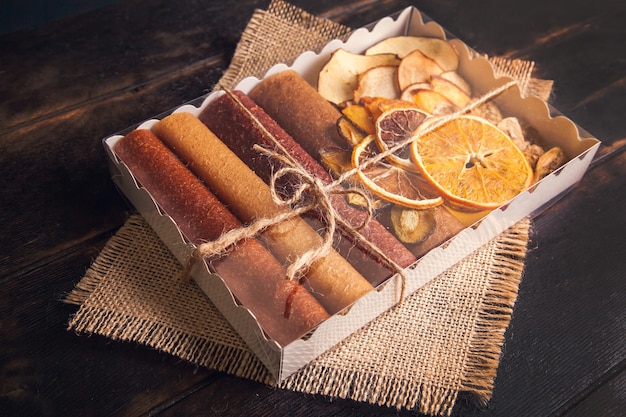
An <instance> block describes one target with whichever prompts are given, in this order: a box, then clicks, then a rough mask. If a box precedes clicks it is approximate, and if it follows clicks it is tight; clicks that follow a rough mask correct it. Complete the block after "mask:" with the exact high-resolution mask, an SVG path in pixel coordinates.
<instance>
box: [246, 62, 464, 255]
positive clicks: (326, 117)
mask: <svg viewBox="0 0 626 417" xmlns="http://www.w3.org/2000/svg"><path fill="white" fill-rule="evenodd" d="M248 95H249V97H250V98H251V99H252V100H254V102H256V103H257V104H258V105H259V106H261V107H262V108H263V110H264V111H265V112H266V113H267V114H268V115H269V116H270V117H271V118H272V119H274V120H275V121H276V122H277V123H278V124H279V125H280V126H281V127H282V128H283V129H285V131H287V133H288V134H289V135H291V137H293V139H295V140H296V142H298V143H299V144H300V145H301V146H302V147H304V148H305V149H306V151H307V152H308V153H309V154H310V155H312V156H313V157H314V158H315V159H316V160H317V161H320V160H321V154H320V152H321V151H323V150H324V149H332V148H336V147H339V148H341V147H343V148H345V147H346V144H345V141H344V140H343V139H341V137H340V135H339V133H338V130H337V120H338V119H339V118H340V117H341V112H340V111H339V110H338V109H337V108H336V107H335V106H334V105H333V104H331V103H330V102H329V101H327V100H326V99H325V98H324V97H322V96H321V95H320V94H319V93H318V92H317V90H316V89H315V88H314V87H313V86H312V85H310V84H309V83H308V82H307V81H306V80H305V79H304V78H302V77H301V76H300V74H298V73H297V72H295V71H293V70H285V71H281V72H279V73H276V74H273V75H271V76H269V77H268V78H266V79H264V80H262V81H261V82H260V83H259V84H257V85H256V87H254V88H253V89H252V91H250V92H249V93H248ZM433 210H434V212H435V219H436V222H437V226H436V228H435V230H434V232H433V233H432V234H431V235H430V236H429V237H428V238H427V239H426V240H424V241H422V242H420V243H416V244H408V248H409V250H410V251H411V252H412V253H413V254H414V255H415V257H417V258H419V257H421V256H422V255H424V254H425V253H426V252H428V251H429V250H430V249H432V248H433V247H435V246H438V245H439V244H441V243H443V242H444V241H446V240H448V239H449V238H451V237H452V236H454V235H456V234H457V233H458V232H460V231H461V230H463V229H464V228H465V226H464V225H463V224H462V223H461V222H460V221H459V220H458V219H457V218H456V217H454V216H453V215H452V214H450V212H449V211H448V210H447V209H446V208H445V207H443V206H439V207H436V208H435V209H433ZM387 215H388V214H387Z"/></svg>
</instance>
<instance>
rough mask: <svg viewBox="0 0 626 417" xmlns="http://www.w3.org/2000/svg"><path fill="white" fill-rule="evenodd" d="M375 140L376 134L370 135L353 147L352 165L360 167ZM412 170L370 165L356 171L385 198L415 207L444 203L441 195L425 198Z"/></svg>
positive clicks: (359, 177) (368, 187) (375, 192)
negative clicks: (411, 177)
mask: <svg viewBox="0 0 626 417" xmlns="http://www.w3.org/2000/svg"><path fill="white" fill-rule="evenodd" d="M373 141H374V135H368V136H366V137H365V139H363V140H362V141H361V142H360V143H359V144H358V145H356V146H355V147H354V148H353V149H352V166H353V167H354V168H360V166H361V162H362V161H361V156H362V155H363V154H367V151H366V150H367V148H368V147H369V145H370V144H371V143H372V142H373ZM411 175H413V176H415V174H411V173H410V172H406V171H405V170H403V169H401V168H398V167H394V166H391V167H390V166H387V167H386V168H385V169H381V168H380V167H377V166H375V165H370V166H368V167H366V168H365V169H364V170H360V169H359V170H358V171H357V172H356V176H357V178H358V179H359V180H360V182H361V183H362V184H363V186H365V188H367V189H368V190H370V191H371V192H372V193H373V194H374V195H375V196H377V197H380V198H381V199H383V200H386V201H389V202H392V203H395V204H398V205H401V206H404V207H409V208H413V209H429V208H433V207H436V206H438V205H440V204H442V203H443V199H442V198H441V197H435V198H424V197H423V196H422V194H421V191H420V190H419V189H418V188H416V186H415V185H416V184H417V181H413V180H411V179H410V176H411Z"/></svg>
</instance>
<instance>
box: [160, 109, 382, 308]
mask: <svg viewBox="0 0 626 417" xmlns="http://www.w3.org/2000/svg"><path fill="white" fill-rule="evenodd" d="M153 131H154V133H155V134H156V135H157V136H158V137H159V138H160V139H162V140H163V141H164V142H165V143H166V144H167V145H168V146H169V147H170V148H171V149H172V151H173V152H174V153H175V154H176V155H178V156H179V157H180V158H181V159H182V160H183V161H184V162H185V163H186V164H187V165H188V166H189V168H190V169H191V170H192V171H193V172H194V173H195V174H196V175H197V176H198V177H199V178H200V179H201V180H203V181H204V182H205V184H207V186H208V187H209V188H210V189H211V190H212V191H213V192H214V193H215V195H216V196H217V197H218V198H219V199H220V200H221V201H222V202H224V204H226V205H227V207H228V208H229V209H230V210H231V211H233V213H234V214H235V215H236V216H237V217H238V218H239V219H240V221H242V222H244V223H251V222H254V221H255V220H257V219H259V218H272V217H274V216H276V215H280V214H282V213H284V212H285V211H286V210H289V208H285V207H281V206H279V205H277V204H276V203H275V202H274V200H273V198H272V196H271V192H270V189H269V186H268V185H267V184H265V182H264V181H263V180H262V179H261V178H260V177H259V176H257V175H256V174H255V173H254V171H252V169H250V168H249V167H248V166H247V165H246V164H245V163H244V162H243V161H242V160H241V159H239V158H238V157H237V155H235V154H234V153H233V152H232V151H231V150H230V149H229V148H228V147H227V146H226V145H225V144H224V143H223V142H222V141H221V140H220V139H219V138H218V137H217V136H216V135H215V134H214V133H213V132H211V130H209V128H208V127H206V126H205V125H204V124H203V123H202V122H201V121H200V120H199V119H198V118H197V117H195V116H194V115H192V114H190V113H185V112H181V113H174V114H172V115H170V116H167V117H166V118H164V119H163V120H161V121H160V122H158V123H157V124H156V125H155V126H154V127H153ZM259 238H261V239H263V241H264V242H265V243H266V245H268V247H269V249H270V251H271V252H272V253H273V254H274V255H275V256H276V257H277V258H278V259H279V260H280V261H281V262H284V263H289V262H292V261H293V260H294V259H296V258H297V257H299V256H301V255H302V254H304V253H305V252H308V251H309V250H310V249H312V248H315V247H318V246H320V245H321V244H322V238H321V237H320V235H319V234H317V232H316V231H315V230H313V229H312V228H311V227H309V225H308V224H307V223H306V222H305V221H304V220H303V219H302V218H301V217H292V218H291V219H289V220H286V221H283V222H281V223H278V224H275V225H273V226H270V227H268V228H266V229H265V231H264V232H263V233H261V234H260V235H259ZM303 282H305V283H306V284H305V285H306V286H307V287H308V288H310V290H311V291H312V293H313V294H314V295H315V297H316V298H317V299H318V300H319V301H320V302H321V304H322V305H323V306H324V307H325V308H326V310H327V311H328V312H329V313H331V314H332V313H335V312H338V311H339V310H341V309H343V308H344V307H346V306H348V305H350V304H352V303H353V302H354V301H356V300H357V299H359V298H361V297H362V296H363V295H364V294H366V293H368V292H369V291H371V290H372V289H373V287H372V285H371V284H370V283H369V282H368V281H367V280H366V279H365V278H364V277H363V276H362V275H361V274H360V273H359V272H358V271H357V270H356V269H355V268H354V267H353V266H352V265H350V263H349V262H348V261H346V260H345V259H344V258H343V257H342V256H341V255H339V254H338V253H337V252H336V251H334V250H332V249H331V250H330V252H329V253H328V254H326V255H325V256H324V257H323V258H320V259H318V260H316V261H315V262H313V263H312V264H311V265H310V266H309V268H308V271H307V273H306V276H305V277H304V281H303Z"/></svg>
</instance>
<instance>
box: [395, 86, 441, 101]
mask: <svg viewBox="0 0 626 417" xmlns="http://www.w3.org/2000/svg"><path fill="white" fill-rule="evenodd" d="M432 89H433V86H432V85H430V82H424V83H415V84H411V85H410V86H408V87H406V88H405V89H404V90H402V93H401V94H400V100H403V101H408V102H410V103H413V94H415V92H416V91H417V90H432Z"/></svg>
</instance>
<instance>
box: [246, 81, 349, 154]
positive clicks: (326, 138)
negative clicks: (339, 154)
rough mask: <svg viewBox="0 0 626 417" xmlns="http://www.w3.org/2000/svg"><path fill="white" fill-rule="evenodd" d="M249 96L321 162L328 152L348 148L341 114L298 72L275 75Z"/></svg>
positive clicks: (260, 84)
mask: <svg viewBox="0 0 626 417" xmlns="http://www.w3.org/2000/svg"><path fill="white" fill-rule="evenodd" d="M248 95H249V96H250V98H251V99H252V100H254V102H255V103H257V104H258V105H259V106H261V107H262V108H263V110H265V112H266V113H267V114H268V115H269V116H270V117H271V118H272V119H274V120H275V121H276V122H277V123H278V124H279V125H280V126H281V127H282V128H283V129H285V131H287V133H289V134H290V135H291V137H293V138H294V139H295V140H296V142H298V143H299V144H300V146H302V147H303V148H304V149H305V150H306V151H307V152H308V153H309V154H310V155H311V156H313V158H315V159H316V160H317V161H319V160H320V152H321V151H323V150H324V149H327V148H333V147H345V143H344V141H343V140H342V139H341V137H340V136H339V133H338V132H337V119H339V117H341V113H340V112H339V110H338V109H337V108H336V107H335V106H334V105H332V104H331V103H330V102H328V101H327V100H326V99H324V97H322V96H321V95H319V94H318V92H317V90H316V89H315V88H313V86H311V85H310V84H309V83H308V82H306V80H305V79H303V78H302V77H301V76H300V74H298V73H297V72H295V71H293V70H285V71H281V72H279V73H277V74H274V75H271V76H269V77H268V78H266V79H264V80H262V81H261V82H260V83H259V84H257V86H256V87H254V89H252V91H250V92H249V93H248Z"/></svg>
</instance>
